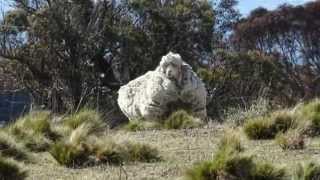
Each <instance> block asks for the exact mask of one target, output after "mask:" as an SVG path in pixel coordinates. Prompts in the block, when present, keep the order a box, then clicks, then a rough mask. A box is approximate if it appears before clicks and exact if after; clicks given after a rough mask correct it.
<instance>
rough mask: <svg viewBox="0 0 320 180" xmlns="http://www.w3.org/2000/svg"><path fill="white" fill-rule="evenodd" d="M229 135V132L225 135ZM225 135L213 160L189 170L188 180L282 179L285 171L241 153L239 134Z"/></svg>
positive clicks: (186, 177) (187, 173)
mask: <svg viewBox="0 0 320 180" xmlns="http://www.w3.org/2000/svg"><path fill="white" fill-rule="evenodd" d="M225 136H226V137H227V134H226V135H225ZM226 137H224V138H223V139H222V140H221V142H220V145H219V147H218V151H217V152H216V153H215V155H214V156H213V160H211V161H205V162H201V163H199V164H198V165H196V166H195V167H193V168H192V169H189V170H187V172H186V174H185V179H186V180H220V179H225V180H229V179H230V180H232V179H239V180H282V179H285V171H284V170H283V169H278V168H275V167H273V166H272V165H270V164H265V163H264V164H262V163H259V162H255V161H254V160H253V158H252V157H251V156H245V155H242V154H241V151H242V148H239V147H241V145H239V139H238V136H235V135H234V136H233V137H232V138H230V140H226Z"/></svg>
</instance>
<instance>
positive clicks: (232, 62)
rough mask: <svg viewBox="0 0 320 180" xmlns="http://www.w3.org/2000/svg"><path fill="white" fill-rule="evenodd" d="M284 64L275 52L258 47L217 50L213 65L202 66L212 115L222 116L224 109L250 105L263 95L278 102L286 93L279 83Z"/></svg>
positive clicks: (209, 111) (208, 109)
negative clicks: (237, 50)
mask: <svg viewBox="0 0 320 180" xmlns="http://www.w3.org/2000/svg"><path fill="white" fill-rule="evenodd" d="M282 66H283V65H281V64H279V62H278V60H277V59H276V58H275V57H274V56H271V55H267V54H265V53H261V52H258V51H249V52H233V51H227V50H216V52H215V62H214V64H213V65H212V68H210V69H204V68H201V69H199V70H198V74H199V76H200V77H201V78H202V80H203V81H204V82H205V84H206V86H207V89H208V94H209V97H210V98H209V99H208V105H207V111H208V115H209V116H218V117H219V116H222V115H223V113H224V112H221V111H222V110H223V109H230V108H239V109H246V108H247V107H249V106H250V105H251V104H254V103H255V102H256V101H257V100H258V99H259V98H264V99H267V100H269V102H270V103H276V99H277V98H283V97H285V96H283V94H282V90H283V88H284V87H283V86H282V83H279V81H282V79H285V78H284V77H283V76H285V74H282V72H281V71H282V70H281V69H282Z"/></svg>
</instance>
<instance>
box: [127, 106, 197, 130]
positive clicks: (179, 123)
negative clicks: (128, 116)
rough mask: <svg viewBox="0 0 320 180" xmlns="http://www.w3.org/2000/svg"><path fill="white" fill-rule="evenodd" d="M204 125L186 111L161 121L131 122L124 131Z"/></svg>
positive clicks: (138, 120)
mask: <svg viewBox="0 0 320 180" xmlns="http://www.w3.org/2000/svg"><path fill="white" fill-rule="evenodd" d="M201 125H202V122H201V120H200V119H198V118H196V117H193V116H192V115H190V114H189V113H187V112H186V111H184V110H178V111H175V112H173V113H171V114H170V116H169V117H168V118H166V119H164V120H160V121H153V122H150V121H147V120H144V119H136V120H130V121H129V122H128V124H126V125H124V126H123V127H122V129H124V130H127V131H142V130H150V129H192V128H197V127H200V126H201Z"/></svg>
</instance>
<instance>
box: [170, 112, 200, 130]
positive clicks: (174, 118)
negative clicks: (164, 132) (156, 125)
mask: <svg viewBox="0 0 320 180" xmlns="http://www.w3.org/2000/svg"><path fill="white" fill-rule="evenodd" d="M200 125H201V123H200V120H199V119H196V118H194V117H192V116H191V115H189V114H188V113H187V112H186V111H183V110H179V111H176V112H174V113H172V114H171V115H170V116H169V117H168V118H167V119H166V120H165V122H164V127H165V128H166V129H190V128H196V127H199V126H200Z"/></svg>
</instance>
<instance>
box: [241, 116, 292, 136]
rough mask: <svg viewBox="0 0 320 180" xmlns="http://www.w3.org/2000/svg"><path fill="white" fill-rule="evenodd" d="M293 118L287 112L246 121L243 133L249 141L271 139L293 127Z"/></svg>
mask: <svg viewBox="0 0 320 180" xmlns="http://www.w3.org/2000/svg"><path fill="white" fill-rule="evenodd" d="M295 124H296V122H295V119H294V116H293V115H291V113H290V112H287V111H277V112H273V113H271V114H269V115H266V116H262V117H257V118H253V119H250V120H248V121H247V122H246V123H245V124H244V132H245V133H246V135H247V136H248V137H249V138H250V139H273V138H274V137H275V136H276V135H277V134H278V133H280V132H283V133H284V132H286V131H287V130H289V129H290V128H293V127H294V126H295Z"/></svg>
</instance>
